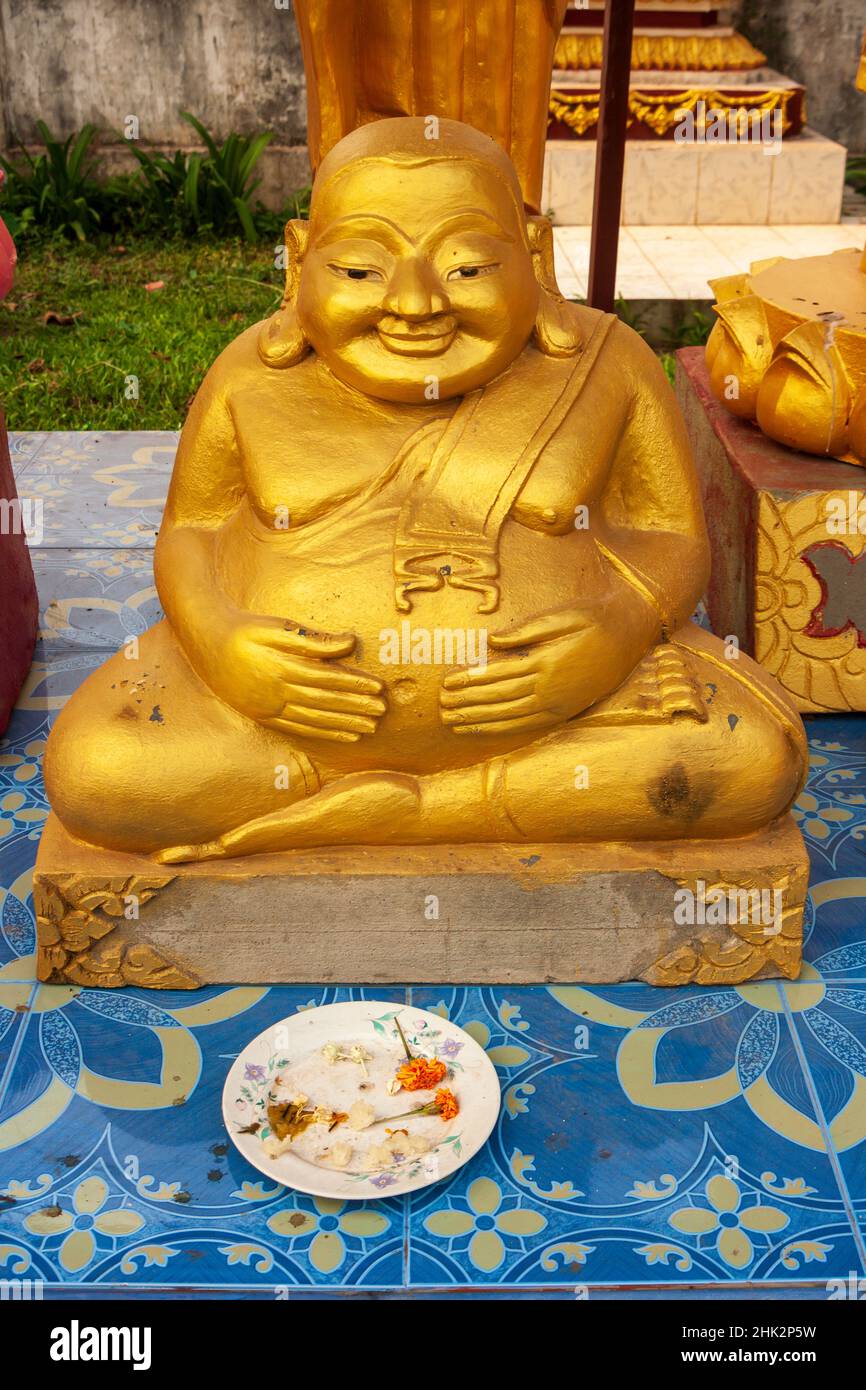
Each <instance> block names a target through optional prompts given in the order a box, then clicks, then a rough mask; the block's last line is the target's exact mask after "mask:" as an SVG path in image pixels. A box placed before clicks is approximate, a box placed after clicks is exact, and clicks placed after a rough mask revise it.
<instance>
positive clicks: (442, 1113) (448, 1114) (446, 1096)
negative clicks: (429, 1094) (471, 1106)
mask: <svg viewBox="0 0 866 1390" xmlns="http://www.w3.org/2000/svg"><path fill="white" fill-rule="evenodd" d="M436 1105H437V1107H438V1110H439V1117H440V1119H442V1120H453V1119H454V1116H455V1115H457V1114H458V1113H459V1111H460V1106H459V1105H458V1104H457V1097H456V1096H455V1095H454V1094H453V1092H452V1091H448V1090H446V1089H445V1088H444V1087H443V1088H442V1090H441V1091H437V1092H436Z"/></svg>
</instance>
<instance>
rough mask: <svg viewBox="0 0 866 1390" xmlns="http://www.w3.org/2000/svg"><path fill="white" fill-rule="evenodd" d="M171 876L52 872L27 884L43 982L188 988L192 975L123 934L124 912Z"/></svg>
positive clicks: (116, 986)
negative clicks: (93, 875)
mask: <svg viewBox="0 0 866 1390" xmlns="http://www.w3.org/2000/svg"><path fill="white" fill-rule="evenodd" d="M171 881H172V876H171V875H169V876H167V877H165V876H163V877H159V878H151V877H147V878H145V877H142V876H140V875H132V876H131V877H130V878H127V879H125V880H123V881H120V882H118V880H117V879H91V880H87V879H84V878H82V877H80V876H79V875H73V874H58V875H57V876H56V877H55V878H52V879H51V880H50V881H49V880H47V879H37V880H36V882H35V883H34V887H33V896H34V901H35V905H36V924H37V933H38V942H39V947H38V975H39V979H40V980H44V981H45V982H46V983H48V984H76V985H86V986H89V987H92V986H96V985H99V986H101V987H102V988H108V989H117V988H119V987H120V986H121V985H141V986H143V987H145V988H148V989H189V988H190V987H191V986H194V985H196V984H197V983H198V981H197V980H196V979H195V978H194V977H193V976H191V975H189V974H188V973H187V972H186V971H184V970H182V969H180V968H179V967H178V966H177V965H175V964H174V963H173V962H171V961H168V960H166V959H165V958H164V957H163V956H161V955H160V954H159V952H158V951H156V950H154V948H153V947H152V946H149V945H148V944H147V943H146V942H141V941H131V940H129V938H128V935H127V929H126V928H125V923H126V920H127V919H126V912H127V910H128V908H129V906H130V904H132V903H135V904H136V906H137V907H140V906H142V905H143V904H144V903H146V902H148V901H149V899H150V898H152V897H153V896H154V894H155V893H157V892H158V891H159V889H160V888H165V887H166V886H167V885H168V884H169V883H171Z"/></svg>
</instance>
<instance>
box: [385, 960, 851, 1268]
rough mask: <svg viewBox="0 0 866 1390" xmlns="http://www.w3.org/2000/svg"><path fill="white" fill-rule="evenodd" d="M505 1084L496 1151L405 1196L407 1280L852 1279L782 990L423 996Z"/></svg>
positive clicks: (846, 1232) (417, 996) (554, 990)
mask: <svg viewBox="0 0 866 1390" xmlns="http://www.w3.org/2000/svg"><path fill="white" fill-rule="evenodd" d="M412 999H413V1002H414V1003H416V1004H417V1005H419V1006H420V1007H428V1008H430V1007H432V1008H438V1009H440V1010H441V1009H443V1008H444V1009H445V1010H447V1012H448V1015H449V1016H450V1017H451V1018H452V1019H455V1020H456V1021H458V1022H459V1023H460V1024H461V1025H462V1026H464V1027H467V1028H468V1030H469V1031H470V1032H471V1033H472V1034H473V1035H474V1036H475V1037H476V1038H477V1039H478V1040H479V1041H481V1042H483V1043H484V1044H485V1045H486V1046H487V1048H488V1050H489V1052H490V1055H491V1057H492V1059H493V1060H494V1062H495V1063H496V1065H497V1067H498V1069H499V1070H500V1074H501V1076H502V1079H503V1087H504V1091H503V1110H502V1114H501V1116H500V1119H499V1122H498V1124H497V1127H496V1130H495V1132H494V1135H493V1138H492V1140H491V1143H490V1144H489V1146H488V1147H487V1149H485V1150H484V1151H482V1153H481V1154H479V1155H478V1156H477V1157H476V1158H475V1159H474V1160H473V1161H472V1163H471V1164H468V1165H467V1166H466V1167H465V1168H464V1169H461V1170H460V1172H459V1173H457V1174H455V1176H454V1178H453V1179H452V1180H451V1182H450V1183H449V1184H448V1185H447V1187H444V1188H443V1187H441V1186H437V1187H435V1188H429V1189H426V1190H425V1191H424V1192H421V1193H418V1194H413V1195H412V1196H411V1197H410V1266H409V1273H410V1282H411V1283H412V1285H413V1286H414V1285H416V1284H424V1283H429V1282H431V1281H432V1282H436V1283H442V1282H443V1281H445V1280H448V1281H450V1282H452V1283H454V1284H486V1283H496V1282H502V1281H506V1282H508V1283H514V1284H521V1283H529V1284H546V1283H552V1284H563V1283H581V1284H582V1283H586V1284H588V1285H590V1286H594V1285H596V1284H605V1283H610V1282H611V1281H619V1282H624V1283H629V1284H641V1283H658V1282H659V1281H660V1280H661V1279H663V1280H665V1281H670V1282H672V1283H676V1282H688V1281H694V1280H699V1281H700V1280H718V1281H720V1282H722V1283H724V1282H726V1281H728V1280H732V1279H735V1278H740V1279H742V1278H749V1279H751V1280H755V1281H763V1280H778V1279H782V1280H786V1281H789V1282H794V1283H796V1282H797V1281H799V1280H810V1281H813V1282H814V1280H815V1279H816V1278H817V1279H819V1280H822V1279H825V1278H829V1277H832V1276H834V1275H835V1276H836V1277H841V1276H842V1275H843V1274H846V1273H847V1272H848V1271H849V1269H850V1268H852V1267H854V1268H859V1265H858V1264H854V1265H853V1266H852V1259H854V1257H855V1253H856V1252H855V1246H854V1233H853V1230H852V1227H851V1225H850V1223H849V1219H848V1213H847V1211H846V1207H845V1203H844V1200H843V1196H842V1193H841V1192H840V1190H839V1186H838V1184H837V1181H836V1176H835V1173H834V1170H833V1166H832V1164H831V1162H830V1159H829V1157H828V1154H827V1151H826V1147H825V1143H824V1137H823V1135H822V1133H821V1130H820V1127H819V1125H818V1123H817V1118H816V1115H815V1111H814V1109H813V1106H812V1101H811V1097H810V1095H809V1091H808V1086H807V1084H806V1079H805V1077H804V1075H803V1072H802V1069H801V1066H800V1063H799V1060H798V1056H797V1051H796V1048H795V1045H794V1039H793V1036H792V1033H791V1030H790V1027H789V1024H788V1020H787V1019H786V1017H785V1014H784V1005H783V995H782V991H781V990H780V988H779V987H778V986H777V985H775V984H765V985H754V986H744V987H742V988H741V989H720V990H703V991H700V990H696V989H689V990H678V991H677V992H676V994H675V995H672V993H671V992H670V991H665V990H660V989H652V988H650V987H649V986H640V985H638V986H611V987H609V988H603V989H602V988H593V989H585V988H581V987H576V986H563V987H550V988H549V989H547V990H543V989H537V988H528V987H525V988H512V989H481V990H479V989H461V990H452V991H442V990H436V989H433V988H431V989H429V990H419V989H415V990H413V993H412Z"/></svg>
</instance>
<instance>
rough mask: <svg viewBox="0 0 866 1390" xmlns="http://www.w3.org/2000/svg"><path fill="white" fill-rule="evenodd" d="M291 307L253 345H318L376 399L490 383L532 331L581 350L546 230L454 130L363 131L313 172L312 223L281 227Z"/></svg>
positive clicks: (281, 361)
mask: <svg viewBox="0 0 866 1390" xmlns="http://www.w3.org/2000/svg"><path fill="white" fill-rule="evenodd" d="M287 249H288V258H289V265H288V270H287V279H286V298H285V300H284V303H283V307H282V309H281V310H280V313H279V314H277V315H275V316H274V318H273V319H272V320H271V321H270V324H269V325H268V326H267V327H266V329H265V331H264V333H263V335H262V339H261V344H260V349H261V352H262V356H263V357H264V359H265V361H267V362H269V363H270V364H271V365H274V366H282V365H289V364H290V363H291V362H294V361H297V360H298V359H299V357H300V356H301V355H302V354H303V352H304V351H306V349H307V348H308V347H312V348H313V349H314V350H315V352H316V353H317V354H318V355H319V357H320V358H321V359H322V361H323V362H324V363H325V364H326V365H327V366H328V367H329V368H330V369H331V371H332V372H333V373H334V375H335V376H336V377H338V378H339V379H340V380H341V381H343V382H345V383H346V384H347V385H349V386H353V387H355V388H356V389H357V390H359V391H363V392H364V393H365V394H367V395H370V396H377V397H380V398H382V399H385V400H392V401H412V402H415V401H417V402H423V401H425V400H430V399H435V398H436V397H437V396H439V397H441V398H447V397H450V396H458V395H464V394H465V393H466V392H468V391H472V390H474V389H476V388H477V387H480V386H483V385H485V384H486V383H487V382H488V381H491V380H492V379H493V378H494V377H495V376H498V375H499V373H500V372H502V371H504V369H505V368H506V367H508V366H509V364H510V363H511V362H513V361H514V359H515V358H516V357H517V356H518V355H519V354H520V353H521V352H522V351H523V349H524V348H525V346H526V344H527V343H528V341H529V339H530V338H531V337H532V335H533V332H534V333H535V337H536V340H537V342H538V344H539V346H540V347H542V349H543V350H545V351H549V352H554V353H557V354H564V353H567V352H570V351H573V350H574V349H575V346H576V342H575V338H574V330H573V328H571V326H570V324H569V321H568V312H567V306H565V305H564V303H563V301H562V299H561V296H559V294H558V291H557V290H556V286H555V282H554V280H553V265H552V259H553V256H552V243H551V233H550V227H549V224H548V223H547V222H546V221H545V220H544V219H543V218H529V219H528V218H527V216H526V213H525V211H524V206H523V201H522V198H521V193H520V186H519V183H518V181H517V176H516V174H515V172H514V169H513V166H512V164H511V161H510V160H509V159H508V157H507V155H506V154H505V153H504V152H503V151H502V150H501V149H500V148H499V146H498V145H497V144H495V142H494V141H492V140H490V139H488V137H487V136H485V135H482V134H481V133H480V132H479V131H477V130H474V129H473V128H472V127H471V126H466V125H462V124H461V123H460V122H458V121H447V120H440V121H434V120H432V119H425V118H421V117H411V116H403V117H398V118H395V119H393V120H382V121H375V122H372V123H371V124H369V125H365V126H361V127H360V128H359V129H358V130H355V131H353V132H352V134H351V135H348V136H346V138H345V139H343V140H341V141H340V143H339V144H337V145H335V146H334V148H333V149H332V150H331V151H330V153H329V154H328V155H327V156H326V157H325V159H324V160H323V161H322V164H321V165H320V167H319V170H318V173H317V176H316V183H315V188H314V192H313V201H312V207H311V211H310V220H309V223H306V222H291V223H289V226H288V228H287Z"/></svg>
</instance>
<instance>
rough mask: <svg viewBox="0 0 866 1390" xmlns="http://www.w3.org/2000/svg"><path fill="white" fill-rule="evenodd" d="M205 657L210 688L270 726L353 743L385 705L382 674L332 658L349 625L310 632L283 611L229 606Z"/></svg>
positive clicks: (344, 650) (345, 646)
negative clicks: (266, 613)
mask: <svg viewBox="0 0 866 1390" xmlns="http://www.w3.org/2000/svg"><path fill="white" fill-rule="evenodd" d="M221 627H222V631H221V632H220V636H219V639H218V641H217V642H216V643H215V645H214V648H213V649H212V652H211V660H210V661H209V662H208V667H209V676H210V679H211V684H212V685H213V688H214V690H215V691H216V693H217V694H218V695H219V696H220V697H221V698H222V699H223V700H225V701H226V703H227V704H229V705H231V706H232V707H233V708H234V709H236V710H239V711H240V713H241V714H245V715H247V717H248V718H250V719H255V720H256V721H257V722H258V723H260V724H267V725H268V726H269V727H270V728H273V729H280V730H282V731H283V732H285V733H288V734H296V735H298V736H299V737H302V738H315V739H325V740H327V741H330V742H334V743H356V742H357V741H358V739H360V738H361V737H362V735H364V734H372V733H375V732H376V728H377V721H378V720H379V719H380V718H381V716H382V715H383V714H384V713H385V709H386V705H385V702H384V700H383V699H381V695H382V691H383V689H384V686H383V682H382V681H380V680H378V679H377V678H376V677H375V676H370V675H368V674H367V672H366V671H359V670H358V669H357V668H355V667H351V666H344V665H340V664H339V659H340V658H341V657H347V656H349V655H351V653H352V652H353V651H354V648H355V642H356V638H355V636H354V634H353V633H341V634H338V635H336V636H334V635H331V634H329V633H324V632H313V631H311V630H310V629H309V628H304V627H299V626H298V625H297V624H296V623H291V622H289V621H287V620H285V619H283V618H269V617H262V616H259V615H257V614H254V613H235V614H233V615H232V616H231V618H230V619H229V620H228V621H227V622H226V624H225V625H224V626H222V625H221Z"/></svg>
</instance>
